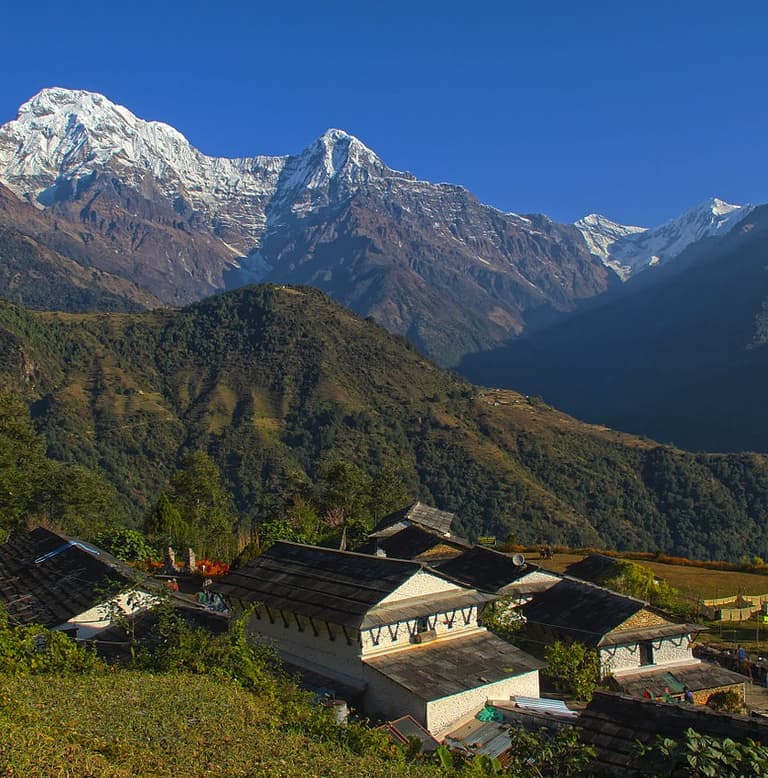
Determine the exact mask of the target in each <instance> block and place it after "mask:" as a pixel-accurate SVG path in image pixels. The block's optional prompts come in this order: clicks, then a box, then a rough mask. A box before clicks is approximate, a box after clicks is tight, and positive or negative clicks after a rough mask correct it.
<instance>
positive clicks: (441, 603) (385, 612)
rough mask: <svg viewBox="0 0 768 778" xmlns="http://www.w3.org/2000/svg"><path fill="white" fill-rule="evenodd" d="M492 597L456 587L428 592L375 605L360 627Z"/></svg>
mask: <svg viewBox="0 0 768 778" xmlns="http://www.w3.org/2000/svg"><path fill="white" fill-rule="evenodd" d="M492 599H494V597H493V595H491V594H481V593H480V592H478V591H475V590H474V589H456V590H454V591H448V592H440V593H437V594H430V595H429V597H409V598H408V599H405V600H395V602H392V603H388V604H385V605H376V606H374V607H373V608H371V610H370V611H368V613H367V614H366V615H365V617H364V618H363V621H362V623H361V625H360V626H361V627H362V628H363V629H366V628H368V627H379V626H384V625H385V624H394V623H396V622H398V621H408V620H412V619H417V618H419V616H429V615H432V614H435V613H450V612H451V611H456V610H460V609H462V608H470V607H472V606H474V605H478V606H480V605H485V603H487V602H489V601H490V600H492Z"/></svg>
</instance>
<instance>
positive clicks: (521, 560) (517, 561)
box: [512, 554, 525, 567]
mask: <svg viewBox="0 0 768 778" xmlns="http://www.w3.org/2000/svg"><path fill="white" fill-rule="evenodd" d="M512 564H513V565H516V566H517V567H522V566H523V565H524V564H525V557H524V556H523V555H522V554H514V555H513V556H512Z"/></svg>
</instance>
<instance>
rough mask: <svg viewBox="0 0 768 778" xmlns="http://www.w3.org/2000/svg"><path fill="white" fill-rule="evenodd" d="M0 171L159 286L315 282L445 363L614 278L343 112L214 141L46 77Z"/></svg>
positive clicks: (120, 265)
mask: <svg viewBox="0 0 768 778" xmlns="http://www.w3.org/2000/svg"><path fill="white" fill-rule="evenodd" d="M0 181H2V182H3V183H4V184H5V185H6V186H8V187H9V188H10V189H11V190H12V191H13V192H15V193H16V195H17V196H18V197H20V198H22V199H24V200H26V201H28V202H29V203H33V204H34V205H36V206H37V207H38V208H42V209H45V210H46V211H47V212H49V213H51V214H53V215H55V216H56V217H58V218H62V219H64V220H67V221H69V222H74V223H77V224H78V226H79V230H80V231H81V232H82V233H83V235H84V236H87V237H86V239H85V240H86V241H87V243H88V259H89V262H90V263H91V264H93V266H94V267H97V268H99V269H101V270H104V271H107V272H109V273H114V274H117V275H121V276H122V277H124V278H127V279H130V280H131V281H133V282H135V283H136V284H138V285H140V286H141V287H143V288H144V289H146V290H148V291H150V292H151V293H152V294H154V295H157V297H159V298H160V299H162V300H163V301H165V302H166V303H167V304H171V305H175V304H180V303H186V302H189V301H191V300H195V299H199V298H201V297H204V296H206V295H208V294H211V293H213V292H216V291H220V290H222V289H225V288H231V287H235V286H239V285H242V284H243V283H248V282H254V281H260V280H268V281H277V282H302V283H312V284H313V285H316V286H318V287H320V288H322V289H324V290H326V291H328V292H329V293H331V294H332V295H333V296H334V297H335V298H336V299H338V300H339V301H340V302H342V303H344V304H345V305H347V306H349V307H351V308H352V309H353V310H355V311H356V312H358V313H361V314H363V315H372V316H374V317H376V318H377V319H378V320H379V321H380V322H381V323H382V324H383V325H384V326H386V327H387V328H389V329H390V330H392V331H394V332H397V333H400V334H404V335H407V336H408V337H410V338H411V339H412V340H413V341H414V342H415V343H416V344H417V345H418V346H419V347H420V348H421V349H423V350H424V351H426V352H427V353H430V354H431V355H433V356H435V357H437V358H438V359H440V360H441V361H442V362H445V363H453V362H455V361H456V360H457V359H458V357H459V356H460V355H461V354H462V353H465V352H467V351H473V350H476V349H478V348H483V347H487V346H489V345H490V344H493V343H498V342H500V341H502V340H504V339H506V338H508V337H510V336H513V335H516V334H518V333H519V332H521V331H522V330H523V329H524V328H525V327H526V326H530V325H531V324H532V323H536V322H538V321H542V320H547V319H548V318H549V317H551V315H552V313H553V312H557V311H566V310H570V309H572V308H573V307H574V306H575V304H576V303H577V301H578V300H581V299H586V298H590V297H592V296H594V295H596V294H600V293H601V292H603V291H605V290H606V289H608V288H610V287H611V285H613V284H616V283H618V279H617V277H616V275H615V273H614V272H613V270H612V269H610V268H609V267H607V266H606V265H605V264H604V263H603V261H602V260H601V259H600V257H598V256H596V255H594V254H593V253H591V252H590V250H589V248H588V246H587V243H586V242H585V240H584V238H583V236H582V234H581V232H580V231H579V230H578V229H577V228H575V227H574V226H572V225H559V224H556V223H554V222H552V221H551V220H549V219H547V218H546V217H544V216H528V217H525V216H518V215H516V214H508V213H502V212H500V211H498V210H496V209H494V208H491V207H488V206H485V205H483V204H481V203H480V202H478V201H477V200H476V199H475V198H474V197H473V196H472V195H471V194H470V193H469V192H468V191H467V190H465V189H463V188H462V187H459V186H452V185H447V184H431V183H428V182H425V181H419V180H417V179H416V178H414V176H412V175H410V174H409V173H403V172H399V171H396V170H392V169H391V168H389V167H387V166H386V165H385V164H384V163H383V162H382V161H381V160H380V159H379V158H378V157H377V156H376V154H374V153H373V152H372V151H371V150H370V149H368V148H367V147H366V146H364V145H363V144H362V143H361V142H360V141H359V140H357V139H356V138H354V137H352V136H350V135H348V134H347V133H345V132H342V131H341V130H329V131H328V132H326V133H325V134H324V135H323V136H322V137H320V138H319V139H317V140H316V141H315V142H314V143H313V144H312V145H311V146H309V147H308V148H307V149H305V150H304V151H303V152H302V153H300V154H298V155H296V156H288V157H253V158H247V159H218V158H213V157H207V156H205V155H204V154H202V153H201V152H199V151H198V150H196V149H195V148H193V147H192V146H191V145H190V144H189V143H188V142H187V141H186V140H185V138H184V137H183V136H182V135H181V134H179V133H178V132H177V131H176V130H174V129H173V128H172V127H169V126H168V125H165V124H161V123H159V122H145V121H143V120H141V119H138V118H137V117H135V116H134V115H133V114H131V113H130V112H129V111H128V110H127V109H125V108H122V107H121V106H118V105H115V104H113V103H111V102H110V101H109V100H107V99H106V98H104V97H102V96H100V95H96V94H92V93H88V92H82V91H72V90H65V89H46V90H43V91H42V92H40V93H39V94H38V95H36V96H35V97H34V98H32V99H31V100H30V101H29V102H27V103H26V104H24V105H23V106H22V107H21V109H20V111H19V115H18V118H17V119H16V120H15V121H12V122H9V123H8V124H6V125H5V126H3V127H2V128H0Z"/></svg>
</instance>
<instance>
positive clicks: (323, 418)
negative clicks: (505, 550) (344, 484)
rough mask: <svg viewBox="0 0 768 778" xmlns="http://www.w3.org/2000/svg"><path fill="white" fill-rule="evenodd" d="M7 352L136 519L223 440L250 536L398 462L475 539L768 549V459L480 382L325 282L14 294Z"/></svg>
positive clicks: (48, 415)
mask: <svg viewBox="0 0 768 778" xmlns="http://www.w3.org/2000/svg"><path fill="white" fill-rule="evenodd" d="M0 344H2V345H1V346H0V386H2V388H4V389H5V390H6V391H11V392H13V393H17V394H20V395H21V396H23V397H24V398H25V400H26V401H27V403H28V405H29V407H30V408H31V412H32V415H33V418H34V420H35V423H36V424H37V426H38V429H39V430H40V431H41V432H42V433H43V434H44V436H45V440H46V443H47V451H48V455H49V456H51V457H53V458H55V459H58V460H63V461H66V462H77V463H79V464H81V465H84V466H86V467H88V468H91V469H95V470H102V471H103V472H104V473H105V474H106V476H107V478H108V479H109V480H110V481H111V482H112V483H113V484H114V486H115V487H116V488H117V490H118V491H119V493H120V495H121V500H122V503H123V506H124V509H125V511H126V512H127V514H128V515H129V516H130V517H131V518H132V520H134V521H138V520H139V519H140V518H141V516H143V515H144V513H145V511H146V510H147V508H148V507H149V506H150V505H151V504H152V503H153V502H154V501H155V500H156V499H157V496H158V494H159V493H160V492H161V491H162V490H163V489H164V488H166V486H167V483H168V479H169V477H170V475H171V473H172V472H173V471H174V469H175V468H176V467H177V466H178V463H179V460H180V457H181V456H182V455H183V454H184V453H185V452H186V451H190V450H195V449H205V450H207V451H209V452H210V454H211V455H212V456H213V458H214V459H215V461H216V462H217V463H218V465H219V467H220V468H221V470H222V473H223V475H224V478H225V481H226V483H227V486H228V487H229V488H231V490H232V492H233V494H234V496H235V501H236V506H237V509H238V512H239V515H240V517H241V519H240V522H241V527H242V528H243V529H245V530H248V529H250V528H251V527H253V526H255V525H256V524H258V522H260V521H263V520H264V519H269V518H275V517H279V516H281V515H282V513H283V511H284V509H285V505H286V503H287V501H288V500H289V499H290V498H291V496H292V495H293V494H295V493H296V492H297V491H298V490H300V489H301V486H302V484H306V483H307V482H310V481H315V480H317V479H318V477H319V476H320V474H321V473H322V471H323V468H324V467H327V466H328V465H329V464H330V463H332V462H335V461H339V460H341V461H346V462H350V463H353V464H355V465H357V466H358V467H359V468H361V469H363V470H364V471H368V472H375V471H377V470H380V469H381V468H385V467H387V468H390V469H392V468H394V469H395V470H397V472H398V473H399V475H400V476H401V478H402V479H403V480H404V482H405V484H406V486H407V487H408V490H409V491H410V493H411V496H412V497H414V498H415V497H419V498H421V499H423V500H425V501H428V502H431V503H433V504H435V505H437V506H439V507H441V508H443V509H446V510H452V511H455V512H456V513H458V515H459V517H460V521H461V529H462V530H463V531H464V532H465V533H466V534H468V535H470V536H476V535H479V534H483V535H489V534H490V535H496V536H497V537H499V539H504V540H505V539H507V538H508V537H511V538H512V539H513V540H516V541H518V542H539V541H542V540H549V541H551V542H566V543H569V544H571V545H583V544H595V545H600V546H603V547H615V548H623V549H627V548H632V549H637V550H656V549H661V550H664V551H667V552H671V553H675V554H683V555H686V556H691V557H700V558H712V557H714V558H727V559H735V558H738V557H740V556H742V555H750V556H751V555H754V554H757V555H760V556H764V557H765V556H768V522H766V519H768V460H766V458H765V457H762V456H757V455H751V454H744V455H694V454H690V453H686V452H683V451H680V450H677V449H674V448H670V447H662V446H659V445H657V444H655V443H653V442H651V441H648V440H645V439H640V438H636V437H633V436H629V435H623V434H620V433H617V432H613V431H611V430H609V429H606V428H603V427H594V426H588V425H585V424H581V423H579V422H576V421H575V420H573V419H571V418H570V417H568V416H566V415H564V414H561V413H559V412H557V411H555V410H553V409H551V408H549V407H548V406H546V405H544V404H543V403H541V402H538V401H536V400H535V399H528V398H525V397H523V396H521V395H518V394H516V393H514V392H511V391H501V390H478V389H476V388H475V387H473V386H472V385H470V384H468V383H467V382H465V381H464V380H462V379H460V378H458V377H456V376H454V375H452V374H450V373H448V372H446V371H443V370H441V369H439V368H438V367H436V366H435V365H434V364H432V363H431V362H429V361H428V360H427V359H425V358H424V357H422V356H421V355H420V354H419V353H418V352H417V351H415V350H414V349H413V348H412V347H411V346H409V345H408V344H407V342H406V341H405V340H403V339H401V338H398V337H394V336H392V335H389V334H388V333H387V332H385V331H384V330H383V329H382V328H381V327H379V326H378V325H376V324H375V323H373V322H371V321H368V320H363V319H360V318H358V317H356V316H355V315H353V314H351V313H349V312H348V311H346V310H345V309H343V308H341V307H340V306H338V305H337V304H335V303H333V302H332V301H331V300H330V299H329V298H328V297H326V296H325V295H324V294H322V293H321V292H318V291H316V290H313V289H310V288H288V287H279V286H262V287H248V288H244V289H240V290H237V291H235V292H231V293H228V294H224V295H221V296H217V297H214V298H210V299H208V300H205V301H203V302H201V303H198V304H195V305H192V306H190V307H188V308H184V309H182V310H179V311H168V310H166V311H155V312H142V313H136V314H62V313H37V312H35V313H33V312H30V311H27V310H25V309H22V308H19V307H16V306H13V305H10V304H2V305H0Z"/></svg>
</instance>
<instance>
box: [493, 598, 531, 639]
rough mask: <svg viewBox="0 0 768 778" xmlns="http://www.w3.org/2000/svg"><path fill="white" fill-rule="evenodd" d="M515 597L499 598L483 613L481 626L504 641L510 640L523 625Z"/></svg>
mask: <svg viewBox="0 0 768 778" xmlns="http://www.w3.org/2000/svg"><path fill="white" fill-rule="evenodd" d="M524 623H525V622H524V619H523V617H522V616H521V614H520V610H519V608H518V605H517V597H515V596H514V595H509V596H507V597H500V598H499V599H498V600H496V601H495V602H493V603H491V604H490V605H488V606H487V607H486V609H485V610H484V611H483V625H484V626H485V627H487V628H488V629H489V630H491V632H495V633H496V634H497V635H499V636H500V637H502V638H504V639H505V640H511V639H512V638H513V636H514V635H516V634H517V633H518V632H519V630H520V627H521V626H522V625H523V624H524Z"/></svg>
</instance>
